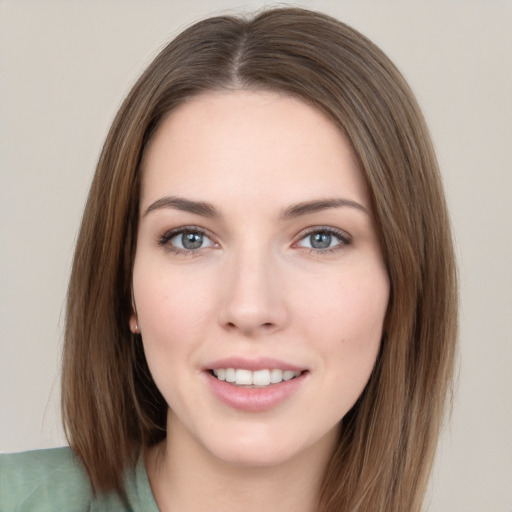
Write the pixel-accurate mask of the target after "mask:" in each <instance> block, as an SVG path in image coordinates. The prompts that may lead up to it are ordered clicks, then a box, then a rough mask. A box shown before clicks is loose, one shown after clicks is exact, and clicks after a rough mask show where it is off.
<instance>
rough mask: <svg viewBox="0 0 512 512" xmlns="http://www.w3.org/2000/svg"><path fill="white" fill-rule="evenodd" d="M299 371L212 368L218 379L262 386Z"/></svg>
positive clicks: (280, 380)
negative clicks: (253, 370)
mask: <svg viewBox="0 0 512 512" xmlns="http://www.w3.org/2000/svg"><path fill="white" fill-rule="evenodd" d="M300 373H301V372H294V371H292V370H280V369H279V368H273V369H270V370H257V371H255V372H252V371H251V370H245V369H242V368H218V369H216V370H213V374H214V375H215V376H216V377H217V379H219V380H225V381H226V382H230V383H232V384H235V385H237V386H258V387H260V386H261V387H264V386H269V385H270V384H279V382H282V381H283V380H290V379H293V378H294V377H298V376H299V375H300Z"/></svg>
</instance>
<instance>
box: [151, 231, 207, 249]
mask: <svg viewBox="0 0 512 512" xmlns="http://www.w3.org/2000/svg"><path fill="white" fill-rule="evenodd" d="M159 244H160V245H163V246H167V247H168V248H169V249H172V250H174V251H176V252H187V251H197V250H199V249H204V248H205V247H213V246H215V245H216V244H215V243H214V242H213V241H212V240H211V239H210V238H209V237H208V236H207V235H206V234H205V233H203V232H202V231H199V230H197V229H192V228H190V229H187V228H182V229H180V230H179V231H176V230H173V231H171V232H168V233H166V234H165V235H164V236H163V237H162V238H161V239H160V241H159Z"/></svg>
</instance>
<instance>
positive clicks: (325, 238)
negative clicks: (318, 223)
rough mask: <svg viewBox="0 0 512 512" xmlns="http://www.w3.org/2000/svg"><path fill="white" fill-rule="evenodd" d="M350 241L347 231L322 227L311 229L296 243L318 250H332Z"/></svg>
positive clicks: (299, 245)
mask: <svg viewBox="0 0 512 512" xmlns="http://www.w3.org/2000/svg"><path fill="white" fill-rule="evenodd" d="M350 241H351V239H350V236H349V235H348V234H347V233H345V232H343V231H341V230H338V229H334V228H327V227H325V228H324V227H322V228H316V229H314V230H310V231H309V232H308V233H306V235H305V236H303V237H302V238H301V239H300V240H299V242H298V243H297V244H296V245H297V246H298V247H305V248H308V249H311V250H313V251H317V252H324V251H325V252H330V251H333V250H336V249H341V248H342V247H344V246H345V245H348V244H349V243H350Z"/></svg>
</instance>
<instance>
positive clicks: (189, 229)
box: [158, 226, 218, 256]
mask: <svg viewBox="0 0 512 512" xmlns="http://www.w3.org/2000/svg"><path fill="white" fill-rule="evenodd" d="M185 233H187V234H197V235H202V236H203V237H206V238H207V239H209V240H210V241H211V242H212V245H217V246H218V244H217V243H216V242H214V241H213V239H212V237H211V236H210V235H209V234H208V233H207V232H206V231H205V230H204V229H201V228H199V227H197V226H182V227H180V228H176V229H171V230H169V231H166V232H165V233H164V234H163V235H162V236H161V237H160V239H159V240H158V245H159V246H161V247H163V248H164V249H165V250H166V251H169V252H172V253H174V254H178V255H180V256H198V255H199V250H200V249H205V247H199V248H198V249H181V248H180V247H176V246H175V245H173V244H171V243H170V241H171V240H172V239H173V238H175V237H177V236H179V235H183V234H185Z"/></svg>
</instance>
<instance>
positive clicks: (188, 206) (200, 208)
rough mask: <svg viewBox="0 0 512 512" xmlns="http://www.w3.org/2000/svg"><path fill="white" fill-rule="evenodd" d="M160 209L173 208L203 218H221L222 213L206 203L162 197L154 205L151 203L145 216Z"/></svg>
mask: <svg viewBox="0 0 512 512" xmlns="http://www.w3.org/2000/svg"><path fill="white" fill-rule="evenodd" d="M160 208H173V209H174V210H181V211H183V212H189V213H195V214H196V215H201V216H202V217H209V218H216V217H220V212H219V211H218V210H217V208H215V206H213V205H212V204H210V203H207V202H205V201H191V200H190V199H185V198H184V197H176V196H167V197H162V198H161V199H158V200H157V201H155V202H154V203H151V204H150V205H149V207H148V209H147V210H146V211H145V212H144V215H147V214H148V213H150V212H152V211H154V210H158V209H160Z"/></svg>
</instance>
